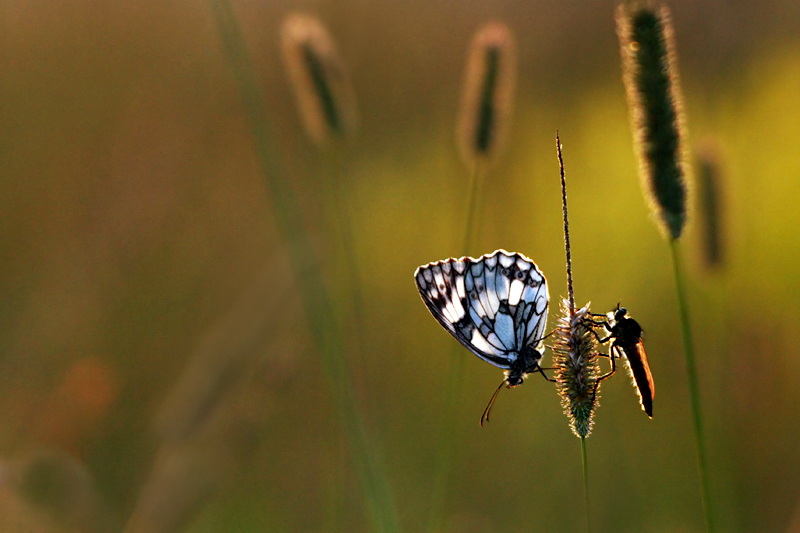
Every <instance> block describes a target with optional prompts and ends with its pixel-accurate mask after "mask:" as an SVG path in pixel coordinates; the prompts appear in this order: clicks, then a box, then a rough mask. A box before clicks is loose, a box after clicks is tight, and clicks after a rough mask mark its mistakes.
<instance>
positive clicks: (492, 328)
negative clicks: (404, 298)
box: [414, 250, 549, 369]
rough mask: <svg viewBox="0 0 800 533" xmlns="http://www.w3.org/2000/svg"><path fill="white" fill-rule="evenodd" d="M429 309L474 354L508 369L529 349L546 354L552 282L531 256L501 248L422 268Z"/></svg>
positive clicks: (419, 280) (420, 284) (421, 283)
mask: <svg viewBox="0 0 800 533" xmlns="http://www.w3.org/2000/svg"><path fill="white" fill-rule="evenodd" d="M414 277H415V279H416V282H417V289H418V290H419V293H420V295H421V296H422V299H423V301H424V302H425V305H426V306H427V307H428V309H429V310H430V311H431V314H433V316H434V317H436V319H437V320H438V322H439V323H440V324H441V325H442V326H443V327H444V328H445V329H446V330H447V331H449V332H450V334H451V335H453V336H454V337H455V338H456V339H457V340H458V341H459V342H460V343H461V344H463V345H464V346H465V347H466V348H468V349H469V350H470V351H472V352H473V353H474V354H475V355H477V356H478V357H480V358H481V359H484V360H485V361H487V362H489V363H492V364H493V365H496V366H498V367H500V368H504V369H509V368H511V366H512V365H513V363H514V361H515V360H516V359H517V358H518V357H519V356H520V353H521V352H522V351H523V349H524V348H525V347H529V348H531V349H533V350H536V351H540V350H541V341H542V338H543V336H544V329H545V327H546V322H547V306H548V300H549V296H548V293H547V282H546V280H545V278H544V276H543V275H542V273H541V272H540V271H539V269H538V268H537V267H536V265H535V264H534V263H533V261H531V260H530V259H528V258H527V257H525V256H523V255H521V254H518V253H509V252H506V251H505V250H497V251H495V252H494V253H492V254H487V255H484V256H482V257H480V258H478V259H473V258H471V257H462V258H461V259H446V260H444V261H437V262H434V263H429V264H427V265H424V266H421V267H419V268H418V269H417V271H416V272H415V274H414Z"/></svg>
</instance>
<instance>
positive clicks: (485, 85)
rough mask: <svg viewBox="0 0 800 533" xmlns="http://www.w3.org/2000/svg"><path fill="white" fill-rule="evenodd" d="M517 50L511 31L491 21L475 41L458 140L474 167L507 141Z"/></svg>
mask: <svg viewBox="0 0 800 533" xmlns="http://www.w3.org/2000/svg"><path fill="white" fill-rule="evenodd" d="M516 75H517V50H516V44H515V43H514V38H513V35H512V33H511V30H510V29H508V27H507V26H506V25H505V24H502V23H500V22H489V23H487V24H486V25H484V26H483V27H481V28H480V29H479V30H478V31H477V33H476V34H475V36H474V37H473V39H472V44H471V45H470V48H469V52H468V55H467V66H466V74H465V79H464V92H463V95H462V101H461V112H460V114H459V117H458V125H457V128H456V137H457V139H458V144H459V150H460V151H461V156H462V157H463V158H464V161H465V162H466V163H467V165H469V166H472V165H474V164H475V162H476V161H477V160H478V159H489V158H490V157H491V156H492V155H493V154H494V153H496V152H497V150H498V146H500V145H501V144H502V143H503V141H504V140H505V136H506V130H507V129H508V122H509V118H510V115H511V111H512V107H513V103H514V91H515V86H516Z"/></svg>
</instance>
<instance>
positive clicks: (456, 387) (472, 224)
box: [430, 159, 486, 531]
mask: <svg viewBox="0 0 800 533" xmlns="http://www.w3.org/2000/svg"><path fill="white" fill-rule="evenodd" d="M485 168H486V166H485V165H484V164H483V160H482V159H478V160H477V161H476V162H475V164H474V165H473V166H472V171H471V173H470V178H469V180H470V181H469V188H468V192H467V218H466V229H465V231H464V241H463V243H464V246H463V248H462V250H463V255H469V251H470V249H471V247H472V245H473V241H474V240H475V239H476V238H477V235H478V226H479V220H480V213H479V210H480V208H479V206H478V198H480V191H481V187H482V182H483V179H484V169H485ZM476 255H477V254H476ZM465 360H466V358H465V356H464V348H463V347H462V346H461V345H460V344H457V343H456V344H454V345H453V347H452V348H451V350H450V357H449V364H448V372H447V385H446V389H445V398H444V409H442V420H441V422H440V424H439V427H440V430H439V431H440V433H439V444H438V447H437V450H436V471H435V472H436V473H435V475H434V480H433V492H432V494H431V507H430V517H431V518H430V531H442V530H443V529H444V510H445V506H446V504H447V492H448V484H449V481H450V475H451V472H452V469H453V463H454V460H455V455H456V451H457V448H456V442H457V441H458V439H457V437H458V435H457V431H456V428H457V426H456V424H455V419H456V416H455V406H456V404H457V403H458V397H459V392H460V391H461V383H462V381H463V376H464V361H465Z"/></svg>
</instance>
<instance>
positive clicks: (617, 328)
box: [594, 304, 656, 418]
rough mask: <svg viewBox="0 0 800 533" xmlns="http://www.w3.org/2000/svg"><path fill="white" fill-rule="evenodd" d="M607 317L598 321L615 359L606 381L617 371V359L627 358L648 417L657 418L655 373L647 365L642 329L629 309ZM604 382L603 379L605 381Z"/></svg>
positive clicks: (621, 309)
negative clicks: (654, 411) (604, 330)
mask: <svg viewBox="0 0 800 533" xmlns="http://www.w3.org/2000/svg"><path fill="white" fill-rule="evenodd" d="M595 316H604V317H606V320H603V321H601V322H594V324H595V325H597V326H601V327H603V328H605V329H606V330H608V332H609V335H608V336H607V337H606V338H604V339H599V341H600V342H601V343H604V342H608V341H611V348H610V352H611V353H610V354H609V357H610V358H611V371H610V372H609V373H608V374H606V375H605V376H603V378H606V377H609V376H611V375H612V374H613V373H614V372H615V371H616V364H615V360H616V358H617V357H622V356H623V355H624V356H625V359H627V361H628V368H629V369H630V372H631V376H632V377H633V382H634V384H635V385H636V391H637V392H638V393H639V401H640V403H641V404H642V409H644V412H645V413H647V416H649V417H650V418H653V399H654V398H655V395H656V388H655V383H654V382H653V374H652V373H651V372H650V364H649V363H648V362H647V353H645V351H644V343H643V342H642V327H641V326H640V325H639V323H638V322H637V321H636V320H634V319H633V318H631V317H629V316H628V310H627V309H625V308H624V307H620V306H619V304H617V308H616V309H615V310H614V311H612V312H610V313H608V315H607V316H606V315H595ZM601 379H602V378H601Z"/></svg>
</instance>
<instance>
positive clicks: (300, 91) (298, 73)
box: [281, 13, 356, 146]
mask: <svg viewBox="0 0 800 533" xmlns="http://www.w3.org/2000/svg"><path fill="white" fill-rule="evenodd" d="M281 45H282V51H283V59H284V62H285V64H286V68H287V70H288V72H289V78H290V81H291V84H292V88H293V89H294V93H295V98H296V100H297V105H298V108H299V111H300V116H301V119H302V121H303V125H304V126H305V129H306V132H307V133H308V135H309V137H311V139H312V141H314V143H316V144H317V145H319V146H326V145H327V144H329V143H330V141H331V138H332V137H334V136H335V137H346V136H348V135H350V134H352V132H353V131H354V130H355V126H356V104H355V93H354V91H353V86H352V84H351V82H350V77H349V75H348V73H347V69H346V68H345V64H344V61H342V58H341V56H340V55H339V52H338V50H337V49H336V46H335V45H334V43H333V40H332V39H331V37H330V34H328V31H327V30H326V29H325V27H324V26H323V25H322V23H320V22H319V21H318V20H317V19H315V18H313V17H310V16H308V15H303V14H299V13H293V14H291V15H289V16H288V17H286V19H285V20H284V21H283V24H282V25H281Z"/></svg>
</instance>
